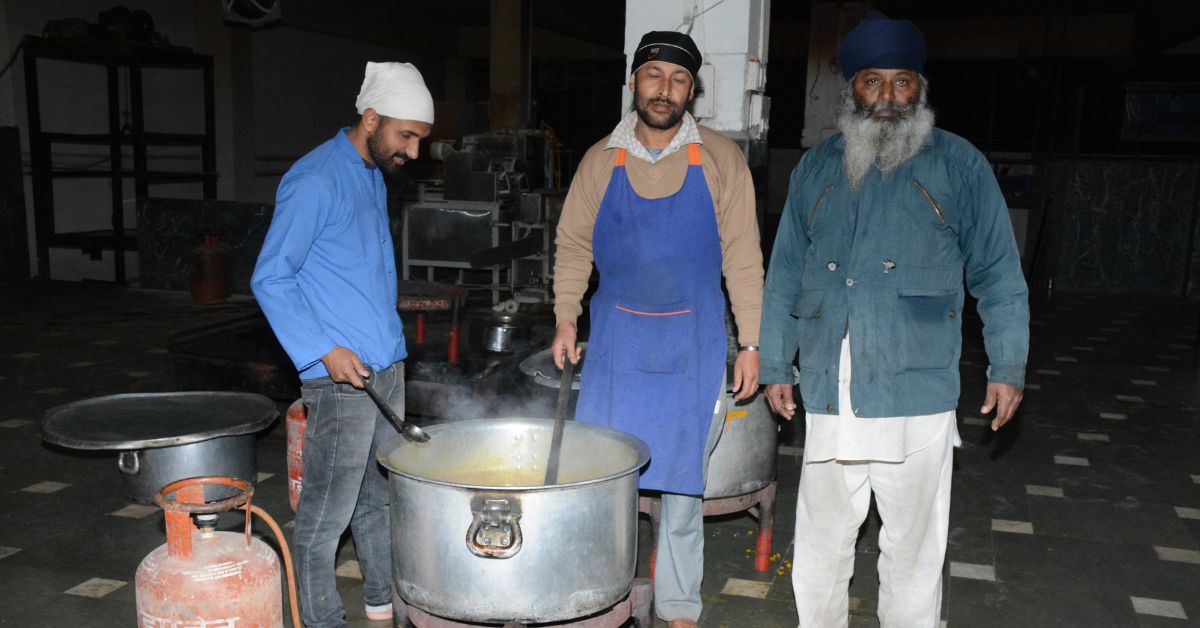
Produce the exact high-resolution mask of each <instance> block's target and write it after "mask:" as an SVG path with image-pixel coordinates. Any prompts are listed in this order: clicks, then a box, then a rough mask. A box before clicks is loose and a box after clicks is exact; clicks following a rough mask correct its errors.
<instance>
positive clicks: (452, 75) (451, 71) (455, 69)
mask: <svg viewBox="0 0 1200 628" xmlns="http://www.w3.org/2000/svg"><path fill="white" fill-rule="evenodd" d="M444 65H445V68H446V94H445V97H444V98H442V100H446V101H450V102H459V101H464V100H466V99H467V80H468V78H467V60H466V59H465V58H463V57H447V58H446V61H445V64H444Z"/></svg>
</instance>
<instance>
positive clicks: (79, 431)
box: [42, 392, 279, 449]
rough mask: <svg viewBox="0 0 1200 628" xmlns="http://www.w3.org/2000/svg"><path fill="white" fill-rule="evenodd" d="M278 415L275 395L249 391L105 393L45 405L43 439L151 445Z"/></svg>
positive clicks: (220, 432) (245, 427) (76, 444)
mask: <svg viewBox="0 0 1200 628" xmlns="http://www.w3.org/2000/svg"><path fill="white" fill-rule="evenodd" d="M278 416H279V409H278V408H277V407H276V406H275V402H274V401H271V400H270V399H268V398H266V397H264V396H262V395H255V394H251V393H235V392H169V393H135V394H125V395H109V396H106V397H95V398H92V399H84V400H82V401H76V402H73V403H68V404H66V405H62V406H58V407H56V408H51V409H49V410H47V411H46V416H45V417H43V418H42V440H45V441H46V442H48V443H53V444H55V445H62V446H64V447H71V448H74V449H151V448H155V447H170V446H173V445H186V444H189V443H197V442H200V441H204V440H208V439H210V438H217V437H219V436H238V435H242V434H252V433H254V432H257V431H259V430H261V429H263V428H265V427H267V426H268V425H270V424H271V423H272V422H274V421H275V419H276V418H277V417H278Z"/></svg>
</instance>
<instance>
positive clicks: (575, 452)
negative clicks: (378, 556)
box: [379, 418, 650, 623]
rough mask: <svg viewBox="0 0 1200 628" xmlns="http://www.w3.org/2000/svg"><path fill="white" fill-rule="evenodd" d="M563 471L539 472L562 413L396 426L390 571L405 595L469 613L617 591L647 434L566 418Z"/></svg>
mask: <svg viewBox="0 0 1200 628" xmlns="http://www.w3.org/2000/svg"><path fill="white" fill-rule="evenodd" d="M564 428H565V429H564V432H563V442H562V460H561V463H560V465H561V466H560V468H559V483H558V484H555V485H552V486H546V485H543V484H542V482H543V478H544V475H545V470H546V457H547V455H548V452H549V448H550V440H551V435H552V433H553V430H554V422H553V421H551V420H546V419H530V418H508V419H486V420H472V421H460V422H455V423H445V424H441V425H433V426H430V427H428V428H426V431H428V432H429V435H430V436H431V438H430V440H429V442H426V443H416V442H411V441H408V440H405V439H403V438H400V437H396V438H393V439H392V440H391V441H390V442H389V443H388V445H387V446H386V447H385V448H384V449H383V450H382V451H381V452H380V454H379V462H380V464H382V465H383V466H384V467H386V468H387V469H388V470H389V471H390V472H391V477H390V479H389V483H390V491H391V517H392V529H391V535H392V576H393V580H394V584H395V588H396V592H397V593H398V594H399V595H400V597H401V598H403V599H404V600H405V601H406V602H407V603H409V604H411V605H413V606H416V607H417V608H420V609H422V610H424V611H426V612H429V613H432V614H434V615H438V616H441V617H445V618H449V619H453V620H458V621H468V622H483V623H487V622H497V623H502V622H520V623H542V622H553V621H563V620H568V619H575V618H579V617H583V616H586V615H590V614H593V613H596V612H598V611H601V610H604V609H606V608H609V607H611V606H613V605H614V604H616V603H617V602H619V601H620V600H621V599H622V598H623V597H624V596H625V595H626V594H627V593H628V592H629V590H630V587H631V586H632V584H633V576H634V568H635V563H636V558H637V501H638V494H637V488H638V470H639V469H640V468H641V467H642V466H643V465H645V464H646V461H647V460H649V457H650V450H649V448H648V447H647V446H646V444H645V443H644V442H642V441H641V440H640V439H638V438H636V437H634V436H631V435H628V434H625V433H623V432H618V431H616V430H611V429H608V428H604V427H599V426H595V425H587V424H582V423H576V422H574V421H568V422H567V423H566V425H565V426H564Z"/></svg>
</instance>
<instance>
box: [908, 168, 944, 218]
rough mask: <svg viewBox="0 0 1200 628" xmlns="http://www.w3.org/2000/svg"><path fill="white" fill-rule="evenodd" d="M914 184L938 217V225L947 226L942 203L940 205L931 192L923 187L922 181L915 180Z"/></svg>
mask: <svg viewBox="0 0 1200 628" xmlns="http://www.w3.org/2000/svg"><path fill="white" fill-rule="evenodd" d="M912 182H913V185H915V186H916V187H917V191H918V192H920V193H921V196H924V197H925V200H926V202H928V203H929V207H930V208H932V209H933V214H934V216H936V217H937V221H938V225H945V224H946V212H945V211H943V210H942V205H941V203H938V201H937V199H936V198H934V197H933V195H932V194H930V193H929V190H928V189H926V188H925V186H924V185H921V182H920V181H917V180H916V179H913V180H912Z"/></svg>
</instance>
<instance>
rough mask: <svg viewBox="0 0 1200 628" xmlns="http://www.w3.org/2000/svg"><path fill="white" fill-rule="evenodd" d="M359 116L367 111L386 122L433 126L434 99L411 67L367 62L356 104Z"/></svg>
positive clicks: (403, 64)
mask: <svg viewBox="0 0 1200 628" xmlns="http://www.w3.org/2000/svg"><path fill="white" fill-rule="evenodd" d="M354 106H355V107H357V108H358V113H359V115H362V112H364V111H366V110H367V109H368V108H370V109H374V110H375V112H376V113H378V114H379V115H382V116H387V117H389V118H400V119H402V120H416V121H418V122H428V123H429V124H433V96H431V95H430V94H429V88H428V87H425V79H423V78H421V72H420V70H418V69H417V68H416V66H414V65H413V64H411V63H375V62H373V61H368V62H367V76H366V78H364V79H363V84H362V89H361V90H360V91H359V93H358V100H356V101H355V102H354Z"/></svg>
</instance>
